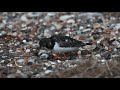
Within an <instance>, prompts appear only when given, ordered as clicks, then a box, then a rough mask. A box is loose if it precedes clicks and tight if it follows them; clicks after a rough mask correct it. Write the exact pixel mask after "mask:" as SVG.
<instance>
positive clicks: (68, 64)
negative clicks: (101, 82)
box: [0, 12, 120, 78]
mask: <svg viewBox="0 0 120 90" xmlns="http://www.w3.org/2000/svg"><path fill="white" fill-rule="evenodd" d="M119 33H120V12H1V13H0V78H119V77H120V67H119V66H120V34H119ZM54 34H61V35H64V36H69V37H71V38H74V39H76V40H79V41H82V42H85V43H88V42H89V43H92V44H90V45H86V46H85V47H84V48H80V49H79V50H78V51H77V52H72V53H69V54H68V56H67V58H65V59H64V60H62V59H61V57H58V58H53V57H56V53H54V52H53V51H51V50H48V49H46V48H39V40H40V39H41V38H44V37H45V38H49V37H50V36H52V35H54Z"/></svg>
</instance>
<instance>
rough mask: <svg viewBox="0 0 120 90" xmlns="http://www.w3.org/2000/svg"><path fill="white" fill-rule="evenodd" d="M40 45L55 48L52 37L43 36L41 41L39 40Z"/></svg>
mask: <svg viewBox="0 0 120 90" xmlns="http://www.w3.org/2000/svg"><path fill="white" fill-rule="evenodd" d="M39 47H40V48H43V47H45V48H48V49H53V47H54V44H53V43H52V41H51V39H50V38H42V39H41V40H40V41H39Z"/></svg>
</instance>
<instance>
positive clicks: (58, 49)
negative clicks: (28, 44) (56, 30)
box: [53, 43, 78, 52]
mask: <svg viewBox="0 0 120 90" xmlns="http://www.w3.org/2000/svg"><path fill="white" fill-rule="evenodd" d="M53 50H54V51H55V52H70V51H75V50H78V47H60V46H59V45H58V43H55V45H54V48H53Z"/></svg>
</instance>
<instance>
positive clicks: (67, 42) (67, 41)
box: [52, 35, 84, 47]
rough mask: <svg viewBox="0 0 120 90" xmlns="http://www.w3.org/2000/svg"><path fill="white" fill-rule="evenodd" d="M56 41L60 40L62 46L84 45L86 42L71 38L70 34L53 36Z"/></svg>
mask: <svg viewBox="0 0 120 90" xmlns="http://www.w3.org/2000/svg"><path fill="white" fill-rule="evenodd" d="M52 38H53V39H54V40H55V42H58V43H59V45H60V47H80V46H83V45H84V43H83V42H81V41H77V40H75V39H73V38H70V37H68V36H57V35H56V36H53V37H52Z"/></svg>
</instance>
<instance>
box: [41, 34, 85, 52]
mask: <svg viewBox="0 0 120 90" xmlns="http://www.w3.org/2000/svg"><path fill="white" fill-rule="evenodd" d="M39 45H40V48H42V47H45V48H47V49H51V50H53V51H54V52H56V53H66V52H72V51H76V50H78V49H79V48H80V47H83V46H85V45H86V44H85V43H83V42H82V41H78V40H75V39H73V38H71V37H69V36H62V35H53V36H51V37H50V38H43V39H41V40H40V42H39Z"/></svg>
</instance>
